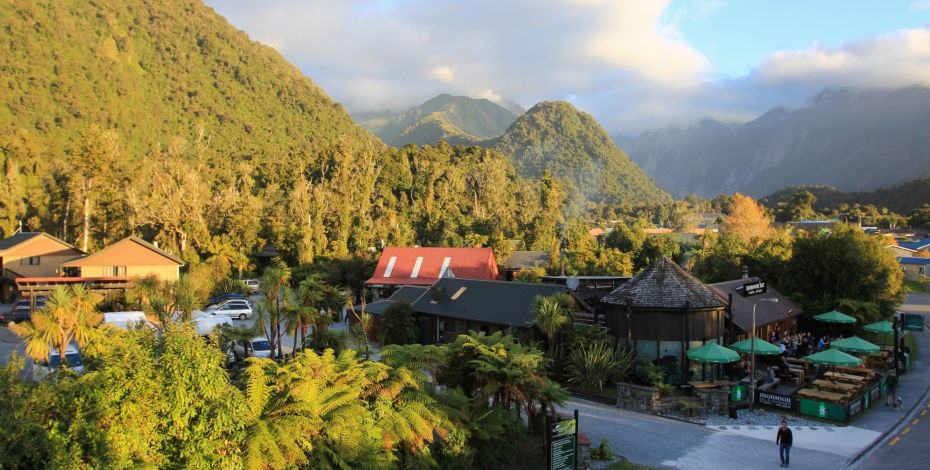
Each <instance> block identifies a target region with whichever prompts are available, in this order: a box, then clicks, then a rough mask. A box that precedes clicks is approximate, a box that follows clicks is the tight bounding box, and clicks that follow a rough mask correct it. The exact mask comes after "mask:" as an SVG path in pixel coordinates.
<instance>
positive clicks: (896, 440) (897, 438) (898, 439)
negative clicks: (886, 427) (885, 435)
mask: <svg viewBox="0 0 930 470" xmlns="http://www.w3.org/2000/svg"><path fill="white" fill-rule="evenodd" d="M900 440H901V438H900V437H896V438H894V439H892V440H891V442H889V443H888V445H889V446H893V445H895V444H897V443H898V441H900Z"/></svg>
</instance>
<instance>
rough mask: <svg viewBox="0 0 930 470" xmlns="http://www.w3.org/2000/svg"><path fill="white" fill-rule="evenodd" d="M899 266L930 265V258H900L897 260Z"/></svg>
mask: <svg viewBox="0 0 930 470" xmlns="http://www.w3.org/2000/svg"><path fill="white" fill-rule="evenodd" d="M898 262H900V263H901V264H914V265H917V266H926V265H928V264H930V258H916V257H914V256H902V257H900V258H898Z"/></svg>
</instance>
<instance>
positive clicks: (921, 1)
mask: <svg viewBox="0 0 930 470" xmlns="http://www.w3.org/2000/svg"><path fill="white" fill-rule="evenodd" d="M911 10H914V11H926V10H930V0H916V1H914V2H911Z"/></svg>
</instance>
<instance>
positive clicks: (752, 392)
mask: <svg viewBox="0 0 930 470" xmlns="http://www.w3.org/2000/svg"><path fill="white" fill-rule="evenodd" d="M759 302H771V303H773V304H777V303H778V298H771V299H759V300H757V301H755V303H753V304H752V335H750V337H751V338H752V339H751V340H750V344H749V355H750V356H752V357H751V358H750V359H749V360H750V361H751V362H750V364H751V365H750V366H749V409H750V410H755V409H756V306H757V305H759Z"/></svg>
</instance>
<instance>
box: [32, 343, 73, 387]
mask: <svg viewBox="0 0 930 470" xmlns="http://www.w3.org/2000/svg"><path fill="white" fill-rule="evenodd" d="M65 361H66V364H68V368H69V369H71V370H73V371H74V372H77V373H81V372H83V371H84V359H83V358H82V357H81V352H80V351H78V348H77V346H75V345H74V344H69V345H68V347H67V348H65ZM60 366H61V354H59V353H58V350H57V349H55V348H52V352H51V354H49V356H48V361H41V362H36V363H33V364H32V379H33V380H42V379H44V378H45V377H47V376H48V375H49V374H51V373H52V372H54V371H57V370H58V369H59V367H60Z"/></svg>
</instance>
